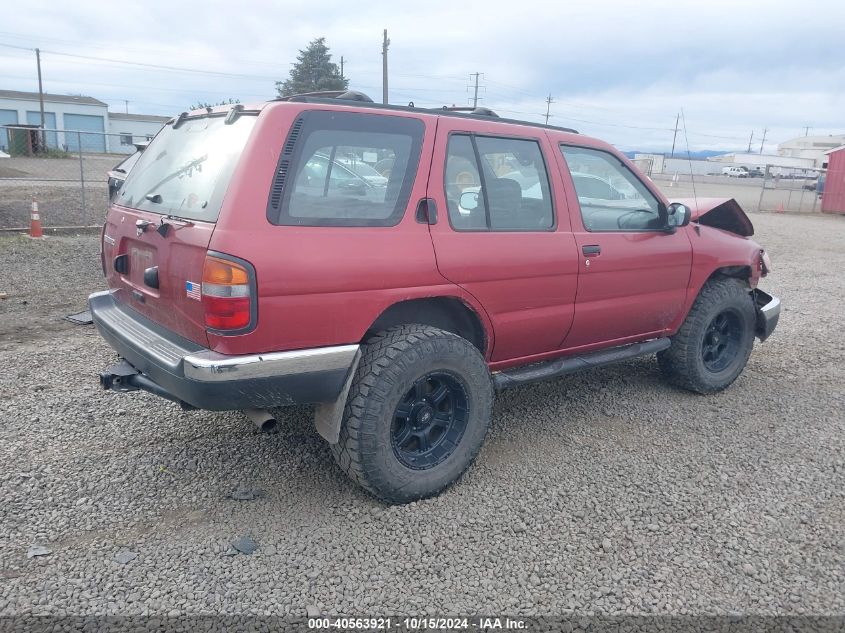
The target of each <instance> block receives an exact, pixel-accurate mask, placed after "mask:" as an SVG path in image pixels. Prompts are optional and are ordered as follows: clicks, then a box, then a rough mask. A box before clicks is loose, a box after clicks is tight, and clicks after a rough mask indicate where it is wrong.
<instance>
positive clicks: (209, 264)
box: [202, 256, 249, 286]
mask: <svg viewBox="0 0 845 633" xmlns="http://www.w3.org/2000/svg"><path fill="white" fill-rule="evenodd" d="M202 280H203V282H205V283H209V284H216V285H221V286H239V285H245V284H248V283H249V273H248V272H247V270H246V268H244V267H243V266H241V265H240V264H236V263H235V262H230V261H227V260H225V259H219V258H217V257H211V256H208V257H206V258H205V266H204V267H203V270H202Z"/></svg>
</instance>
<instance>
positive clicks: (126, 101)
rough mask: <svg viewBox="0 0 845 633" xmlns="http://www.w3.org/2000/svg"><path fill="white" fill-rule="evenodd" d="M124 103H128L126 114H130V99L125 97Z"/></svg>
mask: <svg viewBox="0 0 845 633" xmlns="http://www.w3.org/2000/svg"><path fill="white" fill-rule="evenodd" d="M123 103H125V104H126V114H129V99H124V100H123Z"/></svg>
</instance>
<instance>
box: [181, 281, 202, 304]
mask: <svg viewBox="0 0 845 633" xmlns="http://www.w3.org/2000/svg"><path fill="white" fill-rule="evenodd" d="M185 296H187V297H188V299H196V300H197V301H200V300H201V299H202V286H201V285H200V284H198V283H197V282H195V281H186V282H185Z"/></svg>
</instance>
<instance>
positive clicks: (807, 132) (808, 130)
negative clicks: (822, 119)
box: [804, 125, 811, 136]
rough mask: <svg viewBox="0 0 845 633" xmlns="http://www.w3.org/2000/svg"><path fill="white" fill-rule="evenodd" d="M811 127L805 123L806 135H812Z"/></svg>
mask: <svg viewBox="0 0 845 633" xmlns="http://www.w3.org/2000/svg"><path fill="white" fill-rule="evenodd" d="M810 129H811V128H810V126H809V125H805V126H804V136H809V135H810Z"/></svg>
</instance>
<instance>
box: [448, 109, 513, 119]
mask: <svg viewBox="0 0 845 633" xmlns="http://www.w3.org/2000/svg"><path fill="white" fill-rule="evenodd" d="M442 109H443V110H446V111H447V112H468V113H470V114H477V115H478V116H494V117H497V118H498V116H499V115H498V114H496V113H495V112H493V111H492V110H491V109H490V108H484V107H482V106H443V108H442Z"/></svg>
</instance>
